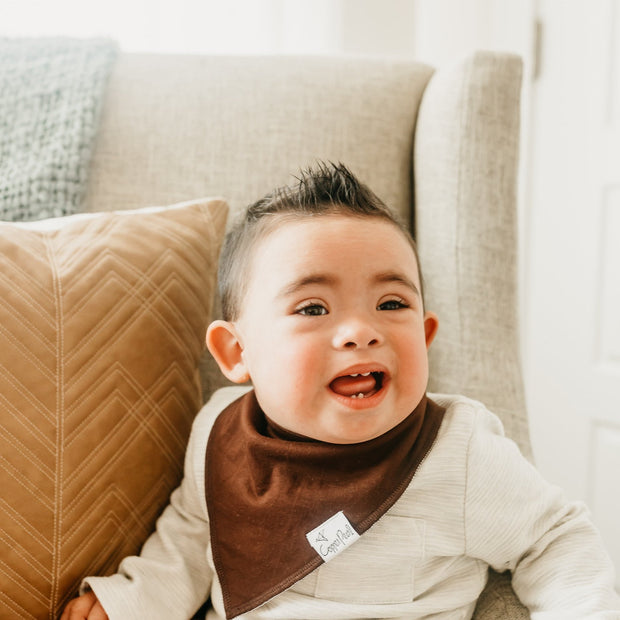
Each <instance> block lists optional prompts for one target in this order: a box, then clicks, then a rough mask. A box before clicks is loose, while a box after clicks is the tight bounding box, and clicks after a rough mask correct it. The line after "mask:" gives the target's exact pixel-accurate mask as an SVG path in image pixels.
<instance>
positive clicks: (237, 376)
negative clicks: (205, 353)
mask: <svg viewBox="0 0 620 620" xmlns="http://www.w3.org/2000/svg"><path fill="white" fill-rule="evenodd" d="M207 348H208V349H209V351H210V353H211V355H213V357H214V358H215V361H216V362H217V365H218V366H219V367H220V370H221V371H222V374H223V375H224V376H225V377H226V378H227V379H229V380H230V381H232V382H233V383H245V382H246V381H248V380H249V378H250V373H249V372H248V370H247V368H246V366H245V363H244V361H243V347H242V346H241V343H240V342H239V338H238V336H237V331H236V330H235V326H234V325H233V324H232V323H230V322H228V321H221V320H218V321H213V323H211V325H209V328H208V329H207Z"/></svg>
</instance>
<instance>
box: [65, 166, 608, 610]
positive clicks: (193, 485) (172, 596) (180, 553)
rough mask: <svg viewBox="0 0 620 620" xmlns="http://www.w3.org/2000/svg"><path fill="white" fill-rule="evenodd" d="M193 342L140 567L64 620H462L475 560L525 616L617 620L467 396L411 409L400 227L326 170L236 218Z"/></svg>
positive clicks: (415, 269) (421, 326) (90, 588)
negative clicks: (203, 325) (194, 351)
mask: <svg viewBox="0 0 620 620" xmlns="http://www.w3.org/2000/svg"><path fill="white" fill-rule="evenodd" d="M219 285H220V293H221V298H222V306H223V317H224V318H223V320H217V321H214V322H213V323H212V324H211V325H210V326H209V329H208V332H207V346H208V348H209V350H210V352H211V353H212V355H213V357H214V358H215V360H216V361H217V363H218V365H219V367H220V368H221V370H222V372H223V374H224V375H225V376H226V377H227V378H228V379H230V380H231V381H233V382H234V383H239V384H243V383H246V382H247V381H251V383H252V389H250V388H249V387H247V386H241V387H231V388H224V389H222V390H220V391H218V392H216V394H215V395H214V396H213V397H212V399H211V400H210V402H209V403H208V404H207V405H206V406H205V407H204V408H203V410H202V411H201V412H200V414H199V415H198V416H197V418H196V420H195V423H194V426H193V429H192V434H191V437H190V440H189V445H188V449H187V454H186V460H185V476H184V479H183V482H182V483H181V485H180V487H179V488H178V489H177V490H175V491H174V493H173V494H172V496H171V499H170V505H169V506H168V507H167V508H166V510H165V511H164V513H163V515H162V516H161V518H160V519H159V521H158V524H157V530H156V532H155V533H154V534H153V535H152V536H151V537H150V538H149V539H148V541H147V542H146V544H145V545H144V547H143V549H142V552H141V555H140V556H139V557H129V558H126V559H125V560H123V562H122V563H121V565H120V567H119V569H118V573H117V574H115V575H112V576H111V577H89V578H87V579H86V580H85V581H84V584H83V590H84V592H85V593H84V594H82V596H80V597H79V598H77V599H75V600H74V601H72V602H71V603H69V605H68V606H67V608H66V609H65V612H64V614H63V616H62V620H75V619H84V618H89V619H90V620H100V619H103V618H108V617H109V618H111V619H112V620H116V619H118V620H128V619H132V618H135V619H143V618H148V619H149V620H157V619H162V620H164V619H165V620H171V619H173V618H179V619H188V618H191V617H192V615H193V614H195V612H196V610H197V609H198V608H199V607H200V606H201V605H202V604H203V603H204V602H205V601H206V600H207V598H209V597H210V607H209V609H208V611H207V615H206V617H207V619H208V620H217V619H220V620H221V619H222V618H233V617H238V616H240V617H243V618H246V619H260V618H265V619H267V618H273V619H275V618H279V619H291V618H300V619H306V620H309V619H327V618H329V619H337V618H341V619H353V618H411V619H414V618H431V617H432V618H435V619H440V618H446V619H448V618H451V619H456V618H460V619H464V618H470V617H471V616H472V614H473V611H474V608H475V605H476V601H477V598H478V596H479V595H480V593H481V591H482V589H483V588H484V585H485V583H486V580H487V570H488V567H489V566H491V567H493V568H494V569H496V570H498V571H506V570H509V571H511V572H512V584H513V587H514V590H515V591H516V593H517V595H518V597H519V598H520V599H521V601H522V602H523V604H524V605H526V606H527V607H528V609H529V610H530V613H531V614H532V618H534V619H537V618H539V619H540V620H542V619H543V618H544V619H545V620H554V619H555V620H567V619H569V618H579V619H580V620H584V619H586V618H592V619H594V618H596V619H600V620H603V619H607V620H611V619H619V618H620V599H619V598H618V596H617V595H616V594H615V593H614V590H613V578H614V577H613V568H612V566H611V563H610V561H609V558H608V557H607V555H606V554H605V552H604V551H603V548H602V545H601V541H600V539H599V536H598V534H597V532H596V531H595V529H594V527H593V526H592V524H591V522H590V520H589V518H588V516H587V511H586V509H585V508H584V507H583V506H582V505H581V504H574V503H568V502H567V501H566V500H565V498H564V496H563V495H562V493H561V492H560V490H558V489H557V488H555V487H553V486H551V485H549V484H548V483H546V482H545V481H544V480H543V479H542V478H541V477H540V475H539V474H538V473H537V472H536V470H535V469H534V468H533V467H532V466H531V465H530V464H529V463H528V461H526V460H525V459H524V458H523V456H521V454H520V453H519V451H518V449H517V447H516V446H515V444H514V443H513V442H512V441H510V440H508V439H506V438H505V437H504V436H503V431H502V426H501V423H500V422H499V420H498V419H497V418H496V417H495V416H494V415H493V414H492V413H490V412H489V411H487V410H486V409H485V407H484V406H483V405H482V404H480V403H478V402H475V401H472V400H469V399H467V398H465V397H461V396H448V395H432V396H431V395H427V393H426V387H427V381H428V360H427V350H428V348H429V346H430V345H431V343H432V341H433V338H434V337H435V334H436V332H437V327H438V319H437V317H436V316H435V315H434V314H433V313H432V312H430V311H428V310H426V308H425V305H424V297H423V287H422V277H421V274H420V267H419V261H418V257H417V253H416V249H415V244H414V242H413V240H412V238H411V236H410V235H409V233H408V231H407V229H406V228H405V227H404V226H402V225H401V224H400V223H399V222H398V221H397V220H396V219H395V217H394V215H393V214H392V213H391V212H390V210H389V209H388V208H387V207H386V206H385V205H384V204H383V203H382V202H381V200H379V198H377V196H375V195H374V194H373V193H372V192H371V191H370V190H369V189H368V188H367V187H366V186H365V185H363V184H361V183H360V182H359V181H358V180H357V179H356V178H355V177H354V176H353V175H352V174H351V172H349V171H348V170H347V169H346V168H345V167H344V166H342V165H331V164H330V165H319V166H317V167H316V168H315V169H314V170H309V171H307V172H304V173H302V175H301V177H300V179H299V183H298V184H297V185H295V186H292V187H286V188H280V189H278V190H275V191H274V192H273V193H271V194H269V195H268V196H266V197H265V198H263V199H262V200H260V201H258V202H257V203H255V204H254V205H252V206H251V207H249V209H248V211H247V213H246V214H245V217H244V218H243V220H241V221H240V222H239V223H237V225H236V226H235V227H234V228H233V229H232V231H231V232H230V233H229V235H228V237H227V240H226V242H225V244H224V248H223V250H222V256H221V259H220V272H219Z"/></svg>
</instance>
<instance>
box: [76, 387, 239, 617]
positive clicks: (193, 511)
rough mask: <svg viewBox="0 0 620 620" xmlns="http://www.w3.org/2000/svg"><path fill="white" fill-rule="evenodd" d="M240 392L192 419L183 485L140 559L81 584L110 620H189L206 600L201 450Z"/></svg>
mask: <svg viewBox="0 0 620 620" xmlns="http://www.w3.org/2000/svg"><path fill="white" fill-rule="evenodd" d="M238 391H239V390H237V391H235V388H231V389H229V390H228V391H225V390H222V391H221V393H217V394H216V395H215V396H214V397H213V398H212V399H211V401H210V402H209V404H208V405H206V406H205V407H204V408H203V409H202V410H201V412H200V413H199V414H198V416H197V417H196V420H195V422H194V425H193V427H192V432H191V435H190V439H189V443H188V448H187V452H186V456H185V471H184V478H183V481H182V482H181V485H180V486H179V487H178V488H177V489H176V490H175V491H174V492H173V493H172V495H171V498H170V504H169V505H168V506H167V507H166V509H165V510H164V512H163V513H162V515H161V517H160V518H159V520H158V521H157V526H156V531H155V532H154V533H153V534H152V535H151V536H150V537H149V539H148V540H147V541H146V543H145V544H144V546H143V548H142V551H141V553H140V556H131V557H127V558H125V559H124V560H123V561H122V562H121V564H120V566H119V569H118V572H117V573H116V574H115V575H112V576H110V577H89V578H87V579H85V580H84V582H83V584H82V589H83V590H84V589H86V588H91V589H92V590H93V591H94V592H95V594H96V595H97V598H98V599H99V601H100V602H101V604H102V605H103V607H104V609H105V610H106V612H107V614H108V616H109V617H110V620H142V619H144V618H149V620H159V619H161V620H174V619H175V618H179V619H183V620H187V618H190V617H191V616H192V615H193V614H194V613H195V611H196V610H197V609H198V608H199V607H200V605H201V604H202V603H203V602H204V601H205V600H206V599H207V597H208V595H209V592H210V588H211V582H212V579H213V571H212V569H211V567H210V566H209V562H208V554H207V550H208V545H209V523H208V515H207V508H206V502H205V492H204V462H205V446H206V442H207V437H208V434H209V432H210V429H211V426H212V424H213V421H214V419H215V416H216V414H217V413H218V412H219V411H221V409H222V405H225V404H228V402H229V401H230V400H232V399H234V398H233V397H235V396H236V394H237V392H238Z"/></svg>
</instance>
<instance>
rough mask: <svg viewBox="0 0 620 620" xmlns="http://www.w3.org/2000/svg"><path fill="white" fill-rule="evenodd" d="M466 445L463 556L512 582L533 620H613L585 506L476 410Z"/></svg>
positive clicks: (607, 577) (614, 606)
mask: <svg viewBox="0 0 620 620" xmlns="http://www.w3.org/2000/svg"><path fill="white" fill-rule="evenodd" d="M476 416H477V419H476V421H475V423H474V426H473V432H472V436H471V439H470V444H469V452H468V457H467V483H466V498H465V534H466V553H467V554H468V555H471V556H473V557H477V558H480V559H482V560H484V561H485V562H487V563H488V564H490V565H491V566H492V567H493V568H495V569H496V570H498V571H503V570H507V569H508V570H511V571H512V573H513V578H512V585H513V588H514V590H515V592H516V593H517V596H518V597H519V599H520V600H521V601H522V602H523V604H524V605H526V606H527V607H528V609H529V610H530V613H531V617H532V620H570V619H575V620H577V619H579V620H618V619H620V598H619V597H618V596H617V594H616V593H615V592H614V587H613V580H614V570H613V566H612V565H611V561H610V559H609V557H608V556H607V554H606V553H605V551H604V549H603V545H602V541H601V539H600V536H599V534H598V532H597V530H596V529H595V527H594V526H593V524H592V522H591V520H590V518H589V515H588V511H587V509H586V508H585V506H584V505H583V504H581V503H570V502H568V501H567V500H566V498H565V497H564V494H563V493H562V491H561V490H560V489H559V488H557V487H554V486H553V485H550V484H549V483H547V482H546V481H545V480H544V479H543V478H542V477H541V476H540V474H539V473H538V472H537V470H536V469H535V468H534V467H533V466H532V465H531V464H530V463H529V462H528V461H527V460H526V459H525V458H523V456H522V455H521V454H520V452H519V450H518V448H517V447H516V445H515V444H514V443H513V442H512V441H510V440H508V439H506V438H505V437H504V436H503V430H502V428H501V424H500V422H499V420H497V418H495V417H494V416H492V415H491V414H489V413H488V412H486V411H485V410H484V409H482V408H481V409H480V410H478V411H477V412H476Z"/></svg>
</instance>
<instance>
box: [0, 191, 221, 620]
mask: <svg viewBox="0 0 620 620" xmlns="http://www.w3.org/2000/svg"><path fill="white" fill-rule="evenodd" d="M226 215H227V207H226V204H225V203H224V202H223V201H221V200H219V199H205V200H200V201H196V202H192V203H186V204H182V205H176V206H174V207H171V208H167V209H159V210H153V209H150V210H141V211H138V212H133V213H132V212H118V213H105V214H88V215H76V216H68V217H66V218H58V219H56V220H46V221H42V222H37V223H33V224H34V225H27V224H22V225H20V224H9V223H0V441H1V443H2V446H3V448H2V455H1V457H0V488H1V489H2V494H1V497H0V592H1V595H0V617H6V618H48V617H49V618H55V617H57V616H58V615H59V614H60V612H61V610H62V608H63V607H64V605H65V604H66V602H67V601H68V600H69V598H71V597H73V596H74V595H75V594H76V593H77V590H78V586H79V584H80V581H81V579H82V578H83V576H84V575H85V574H90V573H98V574H108V573H111V572H114V571H115V570H116V568H117V566H118V563H119V562H120V560H121V559H122V558H123V557H124V556H126V555H131V554H134V553H137V552H138V551H139V549H140V547H141V545H142V543H143V542H144V540H145V539H146V538H147V537H148V536H149V534H150V533H151V531H152V530H153V527H154V524H155V521H156V519H157V517H158V516H159V514H160V512H161V511H162V510H163V508H164V506H165V505H166V504H167V503H168V500H169V495H170V492H171V491H172V489H174V488H175V487H176V486H177V485H178V483H179V480H180V479H181V475H182V463H183V455H184V453H185V448H186V442H187V438H188V435H189V432H190V427H191V424H192V421H193V419H194V417H195V415H196V413H197V412H198V410H199V409H200V407H201V404H202V394H201V389H200V384H199V376H198V363H199V358H200V355H201V352H202V350H203V343H204V335H205V330H206V326H207V324H208V322H209V317H210V311H211V304H212V297H213V287H214V282H215V273H216V266H217V255H218V251H219V246H220V243H221V240H222V237H223V234H224V229H225V221H226Z"/></svg>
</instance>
